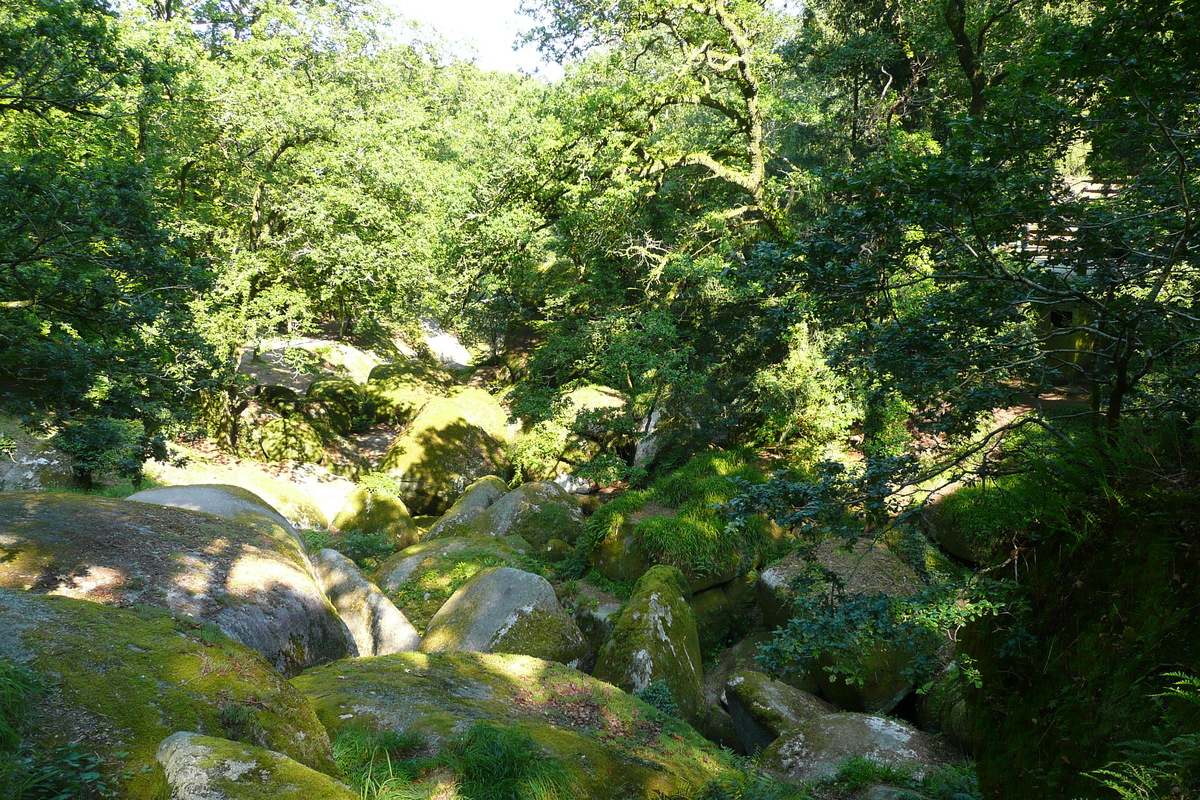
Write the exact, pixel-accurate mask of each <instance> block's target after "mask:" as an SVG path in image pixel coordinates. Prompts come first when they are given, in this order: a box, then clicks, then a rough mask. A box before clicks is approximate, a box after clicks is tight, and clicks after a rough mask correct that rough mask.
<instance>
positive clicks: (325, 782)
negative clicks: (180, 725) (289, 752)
mask: <svg viewBox="0 0 1200 800" xmlns="http://www.w3.org/2000/svg"><path fill="white" fill-rule="evenodd" d="M156 760H157V762H158V767H159V770H160V780H159V788H158V792H157V793H156V794H157V797H156V800H359V797H358V794H357V793H356V792H352V791H350V789H349V788H348V787H347V786H346V785H345V784H343V783H340V782H338V781H335V780H334V779H333V778H331V777H329V776H328V775H325V774H322V773H320V772H317V771H316V770H314V769H310V768H309V767H306V766H304V765H303V764H301V763H299V762H297V761H295V760H293V759H291V758H288V757H287V756H285V755H284V754H282V753H277V752H275V751H274V750H267V749H266V748H263V747H255V746H254V745H249V744H244V743H242V742H234V741H230V740H229V739H222V738H220V737H217V736H203V735H201V734H198V733H191V732H188V731H180V732H179V733H174V734H172V735H170V736H168V737H167V738H166V739H164V740H163V743H162V744H161V745H159V748H158V753H157V756H156Z"/></svg>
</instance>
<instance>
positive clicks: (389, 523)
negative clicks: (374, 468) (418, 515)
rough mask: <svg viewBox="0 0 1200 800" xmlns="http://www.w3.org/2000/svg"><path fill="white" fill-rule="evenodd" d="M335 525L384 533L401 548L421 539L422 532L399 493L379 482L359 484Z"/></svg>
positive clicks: (372, 532) (371, 533) (377, 533)
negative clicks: (380, 485)
mask: <svg viewBox="0 0 1200 800" xmlns="http://www.w3.org/2000/svg"><path fill="white" fill-rule="evenodd" d="M333 527H334V528H336V529H337V530H339V531H341V532H342V533H353V532H358V533H364V534H367V535H369V536H373V535H384V536H386V537H387V538H388V539H390V540H391V541H394V542H395V543H396V546H397V547H398V548H401V549H403V548H405V547H411V546H412V545H414V544H416V543H417V542H419V541H420V540H421V536H422V534H423V531H422V530H421V529H420V527H418V526H417V523H416V522H414V521H413V518H412V516H411V515H410V514H409V513H408V506H406V505H404V501H403V500H401V499H400V497H399V495H397V494H394V493H392V492H391V491H388V490H387V489H386V488H382V487H377V486H361V485H360V486H356V487H355V489H354V491H353V492H351V493H350V497H349V498H347V499H346V505H345V507H343V508H342V510H341V511H340V512H339V513H338V515H337V516H336V517H334V519H333Z"/></svg>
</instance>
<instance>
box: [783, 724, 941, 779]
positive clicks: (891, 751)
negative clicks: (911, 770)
mask: <svg viewBox="0 0 1200 800" xmlns="http://www.w3.org/2000/svg"><path fill="white" fill-rule="evenodd" d="M855 757H860V758H866V759H869V760H871V761H874V762H876V763H877V764H884V765H894V766H899V765H904V766H910V767H915V768H916V770H917V774H918V775H920V774H921V772H922V769H923V768H925V767H930V766H936V765H941V764H946V763H949V762H952V761H957V760H960V759H961V755H960V754H958V753H957V752H956V751H955V750H954V749H953V748H951V747H950V746H949V745H947V744H946V743H945V742H943V741H942V740H940V739H938V738H937V737H935V736H932V735H931V734H928V733H924V732H923V731H920V730H918V729H916V728H914V727H913V726H912V725H909V724H908V723H906V722H901V721H899V720H895V719H891V718H889V717H878V716H873V715H870V714H854V713H849V712H840V713H837V714H828V715H826V716H823V717H818V718H816V719H814V720H811V721H810V722H807V723H805V724H804V725H801V726H800V727H799V728H797V729H795V730H794V731H792V732H791V733H789V734H787V735H785V736H781V737H780V738H778V739H776V740H775V743H774V744H772V745H771V746H770V747H768V748H767V749H766V750H765V751H764V752H763V755H762V759H761V761H760V763H761V764H762V765H763V766H764V767H766V768H767V769H769V770H772V771H774V772H777V773H779V774H781V775H783V776H784V777H787V778H789V779H791V780H795V781H812V780H817V779H818V778H828V777H830V776H833V775H836V774H837V771H838V768H839V767H840V766H841V765H842V763H844V762H845V761H846V760H847V759H849V758H855Z"/></svg>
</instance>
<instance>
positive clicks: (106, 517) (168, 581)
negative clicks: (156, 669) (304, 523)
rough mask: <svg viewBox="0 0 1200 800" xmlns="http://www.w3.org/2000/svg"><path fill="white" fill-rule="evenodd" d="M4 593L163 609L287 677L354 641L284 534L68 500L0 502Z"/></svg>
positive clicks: (194, 515)
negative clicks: (203, 625)
mask: <svg viewBox="0 0 1200 800" xmlns="http://www.w3.org/2000/svg"><path fill="white" fill-rule="evenodd" d="M0 587H3V588H9V589H22V590H25V591H30V592H37V593H41V594H59V595H67V596H71V597H78V598H81V599H86V600H93V601H96V602H103V603H115V604H120V605H133V604H137V603H141V604H147V605H155V606H161V607H163V608H168V609H171V610H172V611H176V612H179V613H182V614H186V615H188V616H190V617H192V618H194V619H197V620H200V621H203V622H211V623H213V624H215V625H216V626H217V627H218V628H220V629H221V630H222V631H224V632H225V633H226V634H228V635H229V636H231V637H232V638H234V639H236V640H238V641H239V642H241V643H242V644H244V645H246V646H247V647H250V648H251V649H253V650H256V651H258V652H259V653H261V654H262V655H263V656H264V657H265V658H266V659H267V660H268V661H269V662H271V664H272V665H274V667H275V668H276V669H278V670H279V671H280V672H281V673H283V674H284V675H289V676H290V675H295V674H296V673H298V672H300V671H301V670H303V669H306V668H307V667H311V666H313V665H315V664H322V663H325V662H327V661H333V660H336V659H339V658H344V657H345V656H347V655H349V654H350V653H351V652H353V647H354V640H353V639H352V638H351V636H350V633H349V631H348V630H347V629H346V625H345V624H344V623H343V622H342V621H341V619H340V618H339V617H338V615H337V612H336V611H334V609H333V606H332V605H330V603H329V601H328V600H327V599H326V598H325V595H324V594H322V592H321V589H320V587H318V586H317V584H316V581H315V579H314V578H313V574H312V568H311V567H310V566H309V562H308V558H307V556H306V555H305V553H304V550H303V546H302V545H301V544H300V543H299V542H298V541H297V540H296V537H295V536H294V534H293V533H292V532H291V531H290V530H289V529H287V528H285V527H284V526H283V525H281V524H279V523H278V522H275V521H273V520H272V519H270V518H269V517H267V516H265V515H260V514H256V513H254V514H251V513H247V514H246V515H245V516H244V517H242V518H241V519H240V521H238V522H233V521H231V520H227V519H224V518H222V517H216V516H213V515H211V514H202V513H199V512H196V511H186V510H183V509H178V508H171V507H166V506H158V505H151V504H149V503H130V502H123V501H120V500H110V499H107V498H102V497H85V496H81V495H69V494H67V495H63V494H47V493H33V494H21V493H18V494H8V495H0Z"/></svg>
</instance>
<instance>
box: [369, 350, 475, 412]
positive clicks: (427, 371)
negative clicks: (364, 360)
mask: <svg viewBox="0 0 1200 800" xmlns="http://www.w3.org/2000/svg"><path fill="white" fill-rule="evenodd" d="M455 383H456V381H455V380H454V377H453V376H452V375H451V374H450V373H449V372H447V371H446V370H444V369H441V368H439V367H434V366H430V365H429V364H425V363H423V362H421V361H415V360H413V361H401V362H397V363H395V364H380V365H379V366H377V367H375V368H374V369H373V370H371V374H370V376H369V377H368V378H367V386H366V389H365V394H366V398H367V400H369V401H371V402H373V403H374V404H375V409H376V413H377V414H378V415H379V417H380V418H381V419H387V420H391V421H393V422H399V423H405V422H408V421H409V420H411V419H412V418H413V417H415V416H416V415H417V412H418V411H420V410H421V407H422V406H424V405H425V404H426V403H428V402H429V401H430V400H431V399H432V398H434V397H441V396H444V395H446V394H448V393H449V392H450V390H451V389H452V388H453V387H454V385H455Z"/></svg>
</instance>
